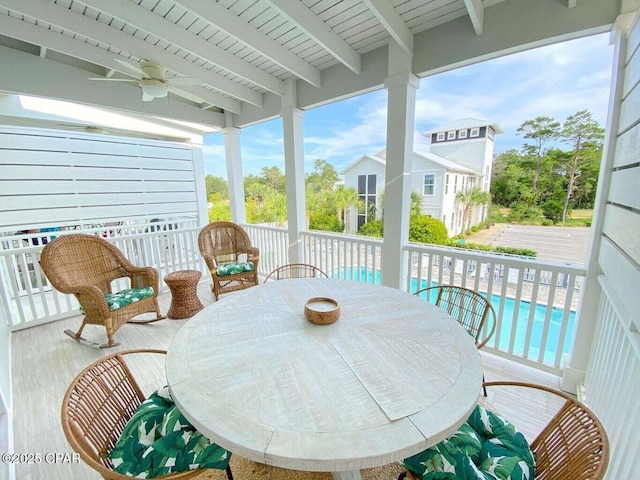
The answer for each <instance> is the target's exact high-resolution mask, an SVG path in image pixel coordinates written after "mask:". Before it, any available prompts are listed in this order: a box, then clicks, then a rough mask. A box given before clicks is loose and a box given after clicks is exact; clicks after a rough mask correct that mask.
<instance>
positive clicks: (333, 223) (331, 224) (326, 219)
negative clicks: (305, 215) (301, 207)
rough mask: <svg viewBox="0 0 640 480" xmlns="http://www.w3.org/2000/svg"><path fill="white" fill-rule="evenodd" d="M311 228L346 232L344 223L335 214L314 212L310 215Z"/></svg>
mask: <svg viewBox="0 0 640 480" xmlns="http://www.w3.org/2000/svg"><path fill="white" fill-rule="evenodd" d="M309 229H310V230H322V231H325V232H339V233H342V232H344V224H343V223H342V222H341V221H340V220H338V217H336V216H335V215H330V214H326V213H321V212H317V213H315V212H314V213H312V214H311V215H310V216H309Z"/></svg>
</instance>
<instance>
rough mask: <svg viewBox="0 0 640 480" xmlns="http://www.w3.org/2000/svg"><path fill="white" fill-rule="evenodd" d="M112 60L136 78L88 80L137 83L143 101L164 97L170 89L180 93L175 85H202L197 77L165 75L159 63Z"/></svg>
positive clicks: (164, 70) (164, 69)
mask: <svg viewBox="0 0 640 480" xmlns="http://www.w3.org/2000/svg"><path fill="white" fill-rule="evenodd" d="M114 60H115V61H116V62H118V63H119V64H121V65H122V66H123V67H125V68H126V69H127V70H128V71H129V74H130V75H132V76H133V77H135V78H136V80H132V79H128V78H106V77H98V78H90V79H89V80H99V81H106V82H129V83H137V84H138V86H139V87H140V88H141V89H142V101H143V102H150V101H151V100H153V99H154V98H162V97H166V96H167V94H168V93H169V92H170V91H174V92H175V93H177V94H179V95H181V94H182V92H181V91H180V90H178V89H176V88H174V86H176V85H202V80H200V79H198V78H190V77H165V72H166V68H164V67H163V66H162V65H160V64H159V63H155V62H150V61H148V60H141V61H140V62H139V64H138V65H132V64H130V63H128V62H125V61H122V60H120V59H117V58H114Z"/></svg>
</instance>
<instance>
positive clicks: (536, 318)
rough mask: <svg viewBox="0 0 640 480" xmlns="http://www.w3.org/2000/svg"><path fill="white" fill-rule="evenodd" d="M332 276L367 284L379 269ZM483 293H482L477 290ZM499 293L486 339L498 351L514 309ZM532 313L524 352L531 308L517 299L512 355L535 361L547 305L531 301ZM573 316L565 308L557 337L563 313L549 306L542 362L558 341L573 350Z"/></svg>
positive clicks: (505, 342)
mask: <svg viewBox="0 0 640 480" xmlns="http://www.w3.org/2000/svg"><path fill="white" fill-rule="evenodd" d="M333 277H334V278H340V279H345V280H360V281H366V282H368V283H375V284H378V285H379V284H380V271H376V272H375V278H374V274H373V272H371V271H369V272H366V278H365V271H364V268H359V269H358V268H354V269H351V270H349V269H341V270H340V272H339V273H338V274H337V275H336V274H334V276H333ZM434 285H437V283H436V282H431V286H434ZM427 286H428V285H427V282H426V280H422V281H421V282H420V286H418V280H417V279H416V278H413V279H412V280H411V285H410V288H409V291H410V292H415V291H417V290H421V289H423V288H427ZM480 293H481V294H483V295H485V296H486V292H480ZM501 303H502V302H501V299H500V296H499V295H492V296H491V305H492V306H493V308H494V310H495V311H496V315H500V312H502V323H501V325H500V330H499V332H498V331H496V333H494V336H493V337H492V339H491V340H490V341H489V346H490V347H492V348H496V349H498V350H501V351H504V352H509V344H510V342H511V334H512V331H513V323H514V322H513V319H514V309H515V303H516V302H515V299H513V298H509V297H508V298H506V299H505V300H504V305H502V304H501ZM534 308H535V309H534V312H533V325H532V326H531V338H530V339H529V348H528V351H527V352H525V341H526V336H527V325H528V323H529V313H530V311H531V302H528V301H524V300H520V307H519V309H518V315H517V319H516V326H515V337H514V342H513V350H512V351H511V353H512V354H514V355H517V356H520V357H524V358H528V359H531V360H533V361H538V357H539V354H540V346H541V345H542V336H543V335H542V334H543V331H544V324H545V317H546V315H547V306H546V305H543V304H539V303H537V304H535V307H534ZM575 315H576V312H575V311H573V310H570V311H569V314H568V317H567V326H566V333H565V334H564V338H561V334H562V321H563V316H564V309H562V308H558V307H551V312H550V317H549V328H548V331H547V338H546V343H545V346H544V347H545V348H544V356H543V360H542V361H543V363H545V364H548V365H554V363H555V357H556V352H557V350H558V344H559V343H560V342H562V353H563V356H564V354H566V353H569V352H571V350H572V349H573V337H574V328H575ZM498 338H499V340H498V345H495V341H496V339H498Z"/></svg>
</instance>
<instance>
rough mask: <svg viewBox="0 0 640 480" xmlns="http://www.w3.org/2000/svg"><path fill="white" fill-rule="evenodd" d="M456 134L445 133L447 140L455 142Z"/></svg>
mask: <svg viewBox="0 0 640 480" xmlns="http://www.w3.org/2000/svg"><path fill="white" fill-rule="evenodd" d="M455 139H456V132H447V140H455Z"/></svg>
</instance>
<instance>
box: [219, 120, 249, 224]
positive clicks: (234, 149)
mask: <svg viewBox="0 0 640 480" xmlns="http://www.w3.org/2000/svg"><path fill="white" fill-rule="evenodd" d="M225 120H226V125H227V126H226V127H225V128H223V129H222V134H223V136H224V153H225V158H226V160H227V183H228V185H229V204H230V205H231V221H232V222H235V223H247V211H246V208H245V203H244V177H243V176H242V155H241V149H240V129H239V128H236V127H234V126H233V114H231V113H229V112H225Z"/></svg>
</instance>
